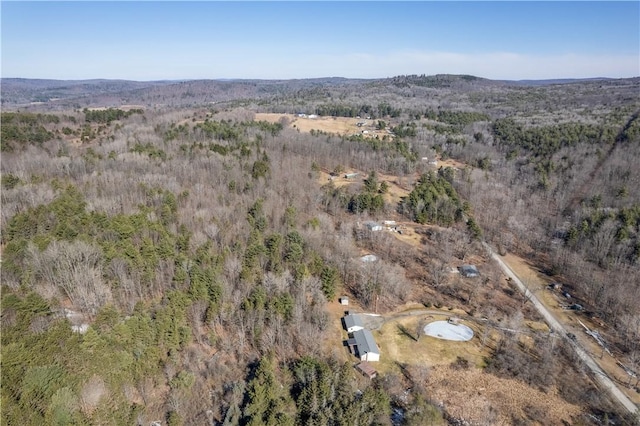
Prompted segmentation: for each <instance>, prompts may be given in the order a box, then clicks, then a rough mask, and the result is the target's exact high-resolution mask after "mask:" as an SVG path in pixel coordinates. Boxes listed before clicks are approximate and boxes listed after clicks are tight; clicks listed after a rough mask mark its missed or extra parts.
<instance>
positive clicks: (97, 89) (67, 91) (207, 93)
mask: <svg viewBox="0 0 640 426" xmlns="http://www.w3.org/2000/svg"><path fill="white" fill-rule="evenodd" d="M629 80H630V81H634V79H629ZM611 81H617V80H614V79H607V78H589V79H551V80H520V81H506V80H490V79H486V78H481V77H476V76H472V75H452V74H438V75H430V76H427V75H424V74H423V75H400V76H395V77H390V78H382V79H349V78H342V77H326V78H312V79H292V80H233V79H225V80H163V81H131V80H106V79H96V80H47V79H24V78H3V79H1V95H2V96H1V102H2V106H3V107H5V108H18V107H30V106H37V105H43V106H44V107H46V108H47V109H51V110H62V109H69V108H84V107H88V106H120V105H125V104H135V105H145V106H149V107H151V106H165V105H166V106H193V105H204V104H211V103H217V102H226V101H240V100H249V99H253V100H259V99H266V98H273V97H281V98H282V97H292V96H299V95H300V94H306V95H308V96H311V97H312V98H314V99H327V98H328V99H330V98H331V97H332V94H335V93H337V92H335V91H340V92H342V93H345V90H346V92H349V93H351V94H353V95H354V96H356V95H358V94H360V95H364V94H365V93H369V94H372V93H374V92H375V93H377V94H380V95H382V94H384V93H390V92H397V91H398V90H406V89H409V88H414V89H416V90H418V91H417V92H414V93H413V96H420V95H423V94H424V93H426V92H424V91H429V90H433V89H446V90H453V91H460V92H470V91H471V92H472V91H476V90H484V89H487V88H508V87H512V88H518V87H542V86H551V85H560V84H562V85H564V84H582V83H590V84H593V83H598V82H602V83H605V84H606V83H609V82H611Z"/></svg>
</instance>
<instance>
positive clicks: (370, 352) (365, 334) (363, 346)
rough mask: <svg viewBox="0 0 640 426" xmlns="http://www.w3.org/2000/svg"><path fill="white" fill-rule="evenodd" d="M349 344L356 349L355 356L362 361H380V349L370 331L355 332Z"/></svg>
mask: <svg viewBox="0 0 640 426" xmlns="http://www.w3.org/2000/svg"><path fill="white" fill-rule="evenodd" d="M349 343H350V346H354V347H355V355H356V356H357V357H358V358H359V359H360V361H380V349H379V348H378V345H377V344H376V341H375V339H374V338H373V334H371V332H370V331H369V330H366V329H362V330H357V331H354V332H353V339H350V342H349Z"/></svg>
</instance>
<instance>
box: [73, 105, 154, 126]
mask: <svg viewBox="0 0 640 426" xmlns="http://www.w3.org/2000/svg"><path fill="white" fill-rule="evenodd" d="M83 112H84V119H85V121H86V122H87V123H101V124H109V123H111V122H112V121H115V120H122V119H123V118H127V117H130V116H131V115H133V114H144V110H142V109H130V110H127V111H125V110H122V109H119V108H107V109H88V108H85V109H84V110H83Z"/></svg>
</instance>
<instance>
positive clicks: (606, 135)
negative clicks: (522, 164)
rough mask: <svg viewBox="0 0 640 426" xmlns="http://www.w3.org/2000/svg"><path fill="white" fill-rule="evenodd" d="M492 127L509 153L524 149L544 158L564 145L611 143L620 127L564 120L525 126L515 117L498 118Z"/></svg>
mask: <svg viewBox="0 0 640 426" xmlns="http://www.w3.org/2000/svg"><path fill="white" fill-rule="evenodd" d="M491 129H492V132H493V135H494V137H495V138H496V140H497V142H498V143H499V144H501V145H502V146H503V147H504V149H505V150H506V151H507V155H508V156H515V155H518V154H519V153H522V152H524V153H526V154H530V155H533V156H534V157H540V158H550V157H551V156H552V155H553V154H555V153H556V152H558V151H559V150H560V149H562V148H565V147H572V146H576V145H577V144H580V143H587V144H600V143H604V144H611V143H613V142H614V141H615V139H616V134H617V131H616V128H615V127H612V126H603V125H596V124H584V123H562V124H556V125H547V126H538V127H525V126H524V125H523V124H520V123H518V122H516V121H515V120H514V119H512V118H504V119H498V120H496V121H494V123H493V125H492V128H491Z"/></svg>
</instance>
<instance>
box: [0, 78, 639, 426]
mask: <svg viewBox="0 0 640 426" xmlns="http://www.w3.org/2000/svg"><path fill="white" fill-rule="evenodd" d="M9 83H10V84H9V86H8V87H6V88H5V85H4V82H3V88H2V90H3V98H5V90H6V91H7V92H6V94H7V95H9V97H8V99H6V98H5V99H3V112H2V117H1V131H2V134H1V140H2V142H1V143H2V158H1V167H2V188H1V189H2V192H1V194H2V199H1V201H2V211H1V230H2V236H1V238H2V240H1V248H2V252H1V254H2V295H1V305H0V308H1V313H2V316H1V320H2V322H1V324H2V336H1V343H2V348H1V354H2V360H1V363H2V365H1V366H2V384H1V387H2V389H1V398H2V400H1V408H0V410H1V415H2V417H1V420H0V423H1V424H7V425H42V424H56V425H57V424H59V425H67V424H127V425H131V424H136V425H148V424H152V423H153V422H157V424H163V425H165V424H166V425H182V424H185V425H186V424H214V425H312V424H313V425H374V424H375V425H386V424H394V425H398V424H406V425H425V424H434V425H438V424H442V425H444V424H523V425H524V424H545V425H546V424H563V422H564V423H565V424H568V423H571V424H607V423H605V422H611V424H633V423H634V422H636V421H638V418H637V416H636V417H635V418H634V417H633V415H630V414H629V413H627V412H625V411H624V410H622V409H621V408H620V407H618V406H617V405H616V404H615V402H613V401H612V400H611V399H609V397H608V394H607V393H606V392H604V391H602V390H601V389H598V388H597V386H596V385H594V382H593V380H592V378H590V376H589V374H587V372H586V368H585V367H584V365H583V364H581V362H580V361H579V360H578V359H577V357H576V356H575V354H574V353H573V351H572V349H571V343H570V342H568V341H566V340H562V339H555V338H549V332H548V328H546V329H544V330H542V329H536V328H535V327H528V326H527V325H528V324H529V325H530V324H531V323H541V324H543V322H542V320H541V317H540V316H539V314H538V313H537V312H536V310H535V309H534V307H533V306H532V304H531V303H527V299H526V298H523V296H521V295H520V294H519V293H518V291H517V290H516V289H515V288H512V287H511V286H510V284H509V282H508V280H506V279H505V277H504V276H503V275H502V274H501V272H500V270H499V268H498V266H497V265H495V264H494V263H493V262H492V261H491V260H490V256H489V254H488V253H487V251H486V249H485V248H484V246H483V243H484V242H486V243H488V244H490V245H492V246H493V247H495V248H496V250H497V251H499V252H500V254H502V255H506V254H514V255H517V256H519V257H521V258H522V259H525V260H527V261H529V262H531V264H534V265H536V267H537V268H538V269H539V270H540V271H541V274H544V276H545V277H547V279H548V280H549V281H550V282H559V283H561V284H562V286H563V289H564V290H565V291H566V292H568V293H571V295H572V302H574V303H578V302H579V304H580V306H581V307H582V308H584V310H585V313H584V315H585V316H584V318H587V315H588V316H589V318H597V320H598V321H601V322H602V324H606V326H605V327H603V328H602V330H601V333H602V335H604V337H605V339H606V340H607V342H608V344H609V346H610V348H611V349H612V350H613V351H614V352H615V354H616V356H617V357H618V359H619V360H620V362H621V363H622V364H624V365H625V366H626V367H625V368H627V369H629V371H632V372H635V373H640V308H639V307H638V306H639V305H638V303H637V301H638V300H640V280H639V279H638V277H640V168H639V167H638V166H637V164H636V163H637V161H638V159H640V117H639V113H640V98H638V96H637V94H638V92H639V91H640V80H638V79H626V80H602V81H598V80H596V81H589V82H579V81H578V82H573V83H566V84H556V85H548V86H534V87H528V86H525V85H510V84H508V83H504V82H491V81H489V80H484V79H479V78H476V77H472V76H398V77H395V78H391V79H384V80H361V81H360V80H343V79H327V80H310V81H306V82H305V81H295V82H286V81H278V82H254V81H239V82H235V83H234V82H224V83H222V82H206V81H194V82H182V83H174V84H170V83H162V84H160V83H155V84H149V85H148V86H145V85H144V84H142V83H137V84H133V83H132V84H124V83H121V85H117V84H116V83H115V82H114V83H113V85H109V84H108V82H103V81H101V82H97V83H95V84H96V85H99V86H100V87H103V88H104V87H107V88H108V90H106V91H105V90H103V92H101V94H99V93H98V92H97V90H96V89H95V88H94V87H93V86H78V85H74V84H71V83H68V84H69V85H68V86H64V85H63V84H62V83H59V85H54V84H51V86H42V87H32V86H29V84H28V81H24V80H20V81H19V82H15V81H14V82H9ZM18 83H19V84H18ZM39 84H40V85H42V84H43V83H42V82H40V83H39ZM105 85H106V86H105ZM54 89H55V91H56V93H63V94H64V97H63V98H62V99H61V100H59V101H50V100H49V98H50V96H49V94H50V93H53V92H54ZM83 91H86V92H83ZM45 98H46V99H45ZM32 102H33V103H32ZM125 104H126V105H129V106H127V107H124V106H122V105H125ZM131 105H133V106H131ZM276 114H280V116H279V117H278V118H276V119H271V120H269V119H267V118H268V117H271V115H276ZM306 114H314V115H317V116H318V117H319V119H323V120H324V119H326V120H328V121H335V122H336V123H337V122H339V121H338V120H339V119H345V120H346V119H349V120H353V126H354V130H353V131H350V132H340V131H338V130H336V131H330V130H326V129H324V128H321V127H317V128H315V129H312V130H311V131H305V130H304V129H303V128H301V126H302V123H303V120H307V121H308V120H312V119H310V118H298V117H299V116H302V115H306ZM265 117H266V118H265ZM295 120H298V121H295ZM356 122H357V124H356ZM355 126H358V127H355ZM361 126H364V127H361ZM367 126H368V127H367ZM362 129H367V130H362ZM365 132H366V133H365ZM372 221H377V222H380V223H382V222H383V221H386V222H388V223H393V224H394V225H390V226H393V228H391V232H388V230H385V231H384V232H376V231H372V230H371V229H368V228H367V227H366V226H365V224H367V223H370V222H372ZM396 224H399V225H396ZM409 231H411V232H409ZM408 235H415V236H416V238H415V240H412V241H410V242H408V241H409V240H407V239H403V238H405V237H406V238H408ZM370 253H375V255H376V259H377V260H376V261H375V262H371V263H367V262H363V260H361V257H362V256H363V255H365V254H370ZM466 263H477V264H479V265H480V269H481V277H479V278H477V279H466V278H464V277H462V276H461V275H460V274H456V273H452V270H453V271H454V272H455V271H456V267H457V266H460V265H462V264H466ZM339 296H349V297H350V299H351V302H350V303H351V305H352V306H350V307H343V306H340V305H339V304H338V302H337V298H338V297H339ZM407 306H419V307H420V309H424V310H425V312H427V311H428V312H430V315H437V312H440V311H441V312H442V314H443V315H450V312H455V313H456V314H457V315H458V316H462V317H463V318H468V321H470V322H473V323H474V324H477V325H476V327H477V330H476V331H477V332H478V333H477V334H478V335H477V336H476V337H474V342H475V345H476V346H477V347H478V348H479V349H478V351H479V353H480V355H477V358H473V356H471V355H469V354H468V353H467V352H462V355H458V356H456V357H455V358H454V361H453V362H450V363H449V362H447V363H445V362H430V363H426V364H424V363H421V362H418V361H417V360H416V361H411V360H404V359H403V360H400V358H397V359H394V358H393V357H394V355H393V354H394V353H396V355H395V356H398V355H397V352H399V350H393V349H392V348H391V347H390V345H389V344H388V343H385V344H386V346H383V347H382V358H385V357H386V360H385V361H384V362H381V363H380V367H379V374H378V376H377V377H376V378H375V379H373V380H370V379H368V378H365V377H363V376H362V375H360V374H359V373H358V372H357V371H356V370H354V368H353V366H354V365H355V364H356V363H357V362H356V361H357V358H355V357H354V356H353V355H352V354H350V353H349V348H348V345H345V344H344V343H343V340H346V333H344V334H341V333H342V332H341V331H340V330H341V323H340V317H341V315H342V314H343V313H344V311H345V310H349V309H351V308H353V309H355V310H360V311H362V312H370V313H372V312H375V314H377V315H383V316H385V318H387V317H389V318H391V317H392V316H394V315H396V316H397V315H400V314H401V313H402V312H404V311H403V309H406V307H407ZM343 308H344V309H343ZM438 310H439V311H438ZM434 312H436V313H434ZM407 316H408V315H407ZM393 318H396V317H393ZM422 321H423V319H419V320H416V321H415V324H414V323H411V326H412V327H415V330H414V329H408V328H405V326H404V325H403V326H398V327H397V328H398V330H396V331H395V334H397V335H398V336H399V337H397V338H398V339H404V340H402V342H403V343H402V344H403V345H409V344H411V345H420V344H423V343H424V341H425V339H427V338H425V337H422V335H421V331H420V330H422V328H423V327H424V323H423V322H422ZM483 321H485V322H483ZM487 321H488V322H487ZM585 321H586V319H585ZM487 324H489V325H487ZM407 327H408V326H407ZM384 330H385V329H384V328H380V329H379V330H378V331H377V332H376V333H377V334H376V336H377V337H380V338H387V339H388V338H389V337H388V336H386V337H385V335H384ZM482 330H484V331H482ZM514 330H515V331H514ZM522 335H526V338H521V336H522ZM434 340H435V339H434ZM384 341H385V342H387V341H388V340H384ZM527 342H528V343H527ZM415 347H417V346H415ZM603 353H604V352H603ZM418 358H419V357H418ZM418 358H417V359H418ZM376 367H377V366H376ZM441 371H447V372H449V374H450V375H451V377H452V378H451V379H450V382H449V384H448V385H443V384H442V383H441V382H437V380H436V378H437V377H439V376H438V375H439V374H440V372H441ZM476 373H479V374H484V375H486V377H493V378H495V380H509V381H512V382H509V383H518V384H519V385H520V384H521V385H522V386H526V387H527V389H531V392H534V391H535V392H542V394H544V395H549V398H551V396H553V397H554V398H557V400H559V401H562V403H564V404H568V405H571V406H572V407H576V413H575V414H564V415H566V417H563V418H560V417H558V416H556V415H555V414H552V410H550V408H549V407H550V405H545V404H551V403H550V402H548V401H545V398H539V399H538V400H535V401H531V402H530V403H528V405H526V406H521V407H516V408H514V407H510V408H505V406H502V405H500V403H499V402H498V401H499V399H500V398H496V399H491V398H489V397H487V398H488V399H486V400H484V406H485V408H483V409H482V410H480V409H478V410H475V411H467V412H464V413H462V414H461V411H460V410H456V407H455V404H454V403H453V402H451V401H449V400H445V399H443V398H441V397H440V396H438V395H440V394H439V390H440V389H441V388H442V389H445V390H446V388H447V386H449V387H450V388H453V387H454V384H453V382H454V379H453V377H458V376H459V375H464V377H470V375H472V374H476ZM638 375H640V374H637V375H636V376H630V377H638ZM623 384H625V385H626V386H627V388H628V389H629V392H631V393H635V395H636V397H635V398H636V400H637V399H638V398H639V396H640V388H639V387H638V382H637V380H635V379H634V380H632V379H631V378H630V379H629V383H623ZM467 392H472V390H467ZM464 398H467V399H468V398H469V397H468V395H467V396H466V397H463V399H464ZM447 401H449V402H447ZM554 401H555V400H554Z"/></svg>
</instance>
